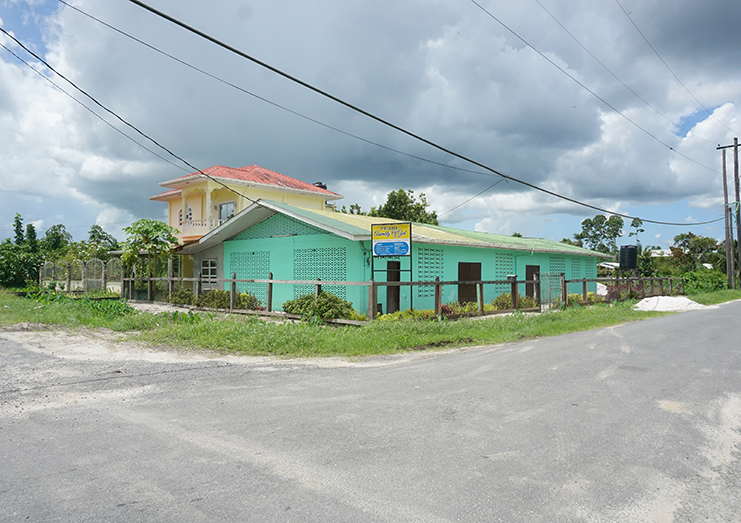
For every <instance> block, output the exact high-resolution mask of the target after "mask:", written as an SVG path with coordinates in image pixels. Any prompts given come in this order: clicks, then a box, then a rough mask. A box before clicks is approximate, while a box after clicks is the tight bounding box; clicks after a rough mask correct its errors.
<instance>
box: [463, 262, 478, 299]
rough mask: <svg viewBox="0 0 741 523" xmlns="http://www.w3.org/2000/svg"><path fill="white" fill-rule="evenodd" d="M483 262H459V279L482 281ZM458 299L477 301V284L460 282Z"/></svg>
mask: <svg viewBox="0 0 741 523" xmlns="http://www.w3.org/2000/svg"><path fill="white" fill-rule="evenodd" d="M480 280H481V264H480V263H471V262H459V263H458V281H480ZM458 301H459V302H460V303H476V301H477V300H476V285H473V284H458Z"/></svg>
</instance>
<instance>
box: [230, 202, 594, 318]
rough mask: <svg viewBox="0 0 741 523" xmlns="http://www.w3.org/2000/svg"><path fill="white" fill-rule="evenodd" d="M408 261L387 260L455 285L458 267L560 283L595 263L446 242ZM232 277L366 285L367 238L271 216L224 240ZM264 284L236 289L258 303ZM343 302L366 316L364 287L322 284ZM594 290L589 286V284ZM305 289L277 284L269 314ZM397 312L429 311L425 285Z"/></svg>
mask: <svg viewBox="0 0 741 523" xmlns="http://www.w3.org/2000/svg"><path fill="white" fill-rule="evenodd" d="M412 252H413V257H412V260H410V259H409V258H408V257H406V258H392V260H395V261H399V262H400V263H401V268H402V270H405V269H408V268H409V267H410V261H411V266H412V278H413V279H414V281H433V280H434V279H435V277H439V278H440V280H442V281H456V280H458V264H459V263H460V262H469V263H480V264H481V278H482V279H483V280H504V279H506V277H507V276H508V275H510V274H516V275H517V277H518V279H525V274H526V273H525V267H526V266H527V265H537V266H539V267H540V272H541V273H547V272H554V273H562V272H563V273H565V274H566V278H567V279H571V278H574V279H575V278H595V277H596V276H597V270H596V264H597V259H596V258H595V257H592V256H573V255H560V254H559V255H556V254H547V253H537V252H533V253H528V252H519V251H507V250H500V249H482V248H475V247H462V246H450V245H431V244H421V243H416V244H414V245H413V247H412ZM388 261H389V260H388V259H384V258H376V259H375V260H374V261H373V265H374V267H375V269H376V272H375V280H376V281H381V282H382V281H386V274H385V272H384V269H386V266H387V263H388ZM233 272H234V273H236V274H237V278H238V279H267V278H268V274H269V273H271V272H272V273H273V278H274V279H277V280H315V279H317V278H321V279H322V280H324V281H328V280H335V281H369V280H370V279H371V277H372V271H371V259H370V241H366V242H353V241H350V240H346V239H344V238H341V237H339V236H336V235H333V234H330V233H327V232H325V231H322V230H320V229H317V228H314V227H312V226H309V225H307V224H305V223H303V222H300V221H298V220H294V219H292V218H289V217H287V216H284V215H281V214H275V215H273V216H271V217H270V218H267V219H266V220H264V221H263V222H261V223H259V224H257V225H255V226H253V227H251V228H250V229H247V230H246V231H244V232H242V233H241V234H239V235H238V236H236V237H234V238H232V239H231V240H228V241H226V242H224V275H225V276H227V277H230V276H231V274H232V273H233ZM409 279H410V274H409V272H402V273H401V280H402V281H409ZM266 287H267V286H266V284H239V286H238V288H239V290H240V291H247V292H250V293H251V294H254V295H256V296H257V297H258V298H259V299H260V300H261V301H263V303H264V302H265V295H266ZM324 288H325V289H326V290H328V291H329V292H333V293H335V294H337V295H339V296H341V297H342V298H343V299H347V300H349V301H352V302H353V304H354V306H355V309H356V310H357V311H358V312H360V313H367V309H368V304H367V301H368V298H367V296H368V292H367V287H351V286H336V287H332V286H324ZM518 290H519V293H520V295H525V285H524V284H521V285H519V289H518ZM568 290H569V293H581V292H582V286H581V284H570V286H569V289H568ZM588 290H589V291H591V292H594V291H595V290H596V284H594V283H591V284H589V287H588ZM313 291H314V287H313V286H312V285H301V286H298V285H297V286H293V285H276V286H275V287H274V295H273V296H274V297H273V304H274V308H275V309H276V310H278V309H279V306H280V304H281V303H283V302H284V301H285V300H288V299H293V298H296V297H298V296H300V295H302V294H306V293H309V292H313ZM510 291H511V287H510V285H508V284H505V285H497V286H492V285H488V286H486V287H485V289H484V300H485V301H487V302H489V301H491V300H493V299H495V298H496V297H497V296H499V294H501V293H509V292H510ZM457 300H458V287H457V286H456V285H448V286H445V287H444V288H443V303H448V302H452V301H457ZM399 301H400V308H401V309H405V308H408V307H410V306H412V305H413V306H414V308H416V309H431V308H433V307H434V294H433V288H432V287H431V286H427V287H421V286H418V287H414V288H412V289H410V288H409V287H402V288H401V289H400V291H399ZM378 302H379V303H381V304H382V305H383V309H384V311H387V310H388V309H387V305H386V288H385V287H380V288H379V299H378Z"/></svg>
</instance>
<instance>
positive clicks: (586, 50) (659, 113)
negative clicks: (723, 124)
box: [534, 0, 715, 145]
mask: <svg viewBox="0 0 741 523" xmlns="http://www.w3.org/2000/svg"><path fill="white" fill-rule="evenodd" d="M534 2H535V3H536V4H538V5H539V6H540V8H541V9H543V11H545V12H546V14H547V15H548V16H550V17H551V18H552V19H553V21H554V22H556V23H557V24H558V25H559V26H560V27H561V29H563V30H564V31H565V32H566V34H567V35H569V36H570V37H571V39H572V40H574V42H576V44H577V45H578V46H579V47H581V48H582V49H583V50H584V52H586V53H587V54H588V55H589V56H591V57H592V58H593V59H594V61H595V62H597V63H598V64H599V65H601V66H602V68H603V69H604V70H605V71H607V72H608V73H610V75H611V76H612V77H613V78H614V79H615V80H617V81H618V82H620V83H621V84H622V86H623V87H625V88H626V89H627V90H628V91H630V92H631V93H633V95H634V96H635V97H636V98H638V99H639V100H640V101H641V102H643V103H644V104H646V106H648V107H649V108H650V109H651V110H653V111H654V112H655V113H656V114H658V115H659V116H661V117H662V118H663V119H664V120H666V121H667V122H669V123H670V124H672V125H673V126H675V127H677V128H679V129H681V130H683V131H684V132H685V134H687V133H689V132H690V131H691V129H687V128H685V127H682V126H681V125H680V124H678V123H675V122H673V121H672V120H671V119H670V118H669V117H668V116H666V115H665V114H664V113H662V112H661V111H659V110H658V109H657V108H656V107H654V106H653V105H651V104H650V103H649V102H647V101H646V100H645V99H644V98H643V97H642V96H641V95H639V94H638V93H637V92H635V91H634V90H633V89H632V88H631V87H630V86H629V85H628V84H626V83H625V82H624V81H623V80H621V79H620V78H619V77H618V76H617V75H616V74H615V73H613V72H612V71H611V70H610V68H609V67H607V66H606V65H605V64H604V63H602V61H601V60H600V59H599V58H597V57H596V56H595V55H594V54H593V53H592V52H591V51H590V50H589V49H587V48H586V46H585V45H584V44H582V43H581V42H580V41H579V39H578V38H577V37H576V36H574V35H573V34H572V33H571V31H569V30H568V29H567V28H566V26H564V25H563V24H562V23H561V22H560V21H559V20H558V19H557V18H556V17H555V16H554V15H553V14H552V13H551V12H550V11H549V10H548V9H546V8H545V6H544V5H543V4H541V3H540V0H534ZM694 136H695V137H696V138H699V139H700V140H702V141H704V142H707V143H709V144H713V145H715V142H713V141H711V140H708V139H706V138H703V137H702V136H699V135H698V134H694Z"/></svg>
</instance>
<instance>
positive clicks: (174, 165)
mask: <svg viewBox="0 0 741 523" xmlns="http://www.w3.org/2000/svg"><path fill="white" fill-rule="evenodd" d="M0 31H2V32H3V33H5V34H7V33H6V31H5V30H4V29H2V28H0ZM16 41H17V40H16ZM0 47H2V48H3V49H5V50H6V51H7V52H8V53H10V54H11V55H13V56H14V57H15V58H16V59H17V60H18V61H19V62H21V63H23V64H24V65H25V66H26V67H28V68H29V69H31V70H32V71H33V72H35V73H36V74H38V75H39V76H40V77H41V78H43V79H44V80H46V81H47V82H49V83H50V84H52V85H53V86H54V87H55V88H57V89H58V90H59V91H61V92H62V93H64V94H65V95H67V96H69V97H70V98H71V99H72V100H74V101H75V102H77V103H78V104H79V105H81V106H82V107H83V108H84V109H85V110H86V111H89V112H90V113H91V114H92V115H93V116H95V117H96V118H98V119H99V120H100V121H101V122H103V123H104V124H106V125H107V126H108V127H110V128H111V129H113V130H114V131H116V132H117V133H119V134H121V135H123V136H124V137H126V138H127V139H129V140H131V141H132V142H134V143H135V144H136V145H138V146H139V147H141V148H142V149H145V150H147V151H149V152H150V153H152V154H153V155H154V156H156V157H157V158H159V159H160V160H163V161H165V162H167V163H169V164H170V165H172V166H173V167H175V168H177V169H182V170H183V171H186V172H189V171H188V170H187V169H185V168H184V167H181V166H180V165H177V164H175V163H173V162H171V161H170V160H168V159H167V158H165V157H164V156H160V155H159V154H157V153H156V152H154V151H153V150H151V149H150V148H148V147H147V146H146V145H144V144H143V143H140V142H138V141H136V140H134V139H133V138H132V137H131V136H129V135H128V134H126V133H125V132H123V131H122V130H121V129H119V128H118V127H116V126H115V125H113V124H112V123H110V122H109V121H108V120H106V119H105V118H103V117H102V116H100V115H99V114H98V113H96V112H95V111H93V110H92V109H90V108H89V107H88V106H87V105H85V104H84V103H82V102H81V101H80V100H78V99H77V98H75V97H74V96H72V95H71V94H70V93H69V92H67V91H66V90H65V89H64V88H63V87H61V86H60V85H59V84H57V83H56V82H54V81H53V80H52V79H51V78H49V77H47V76H46V75H45V74H44V73H42V72H41V71H39V70H37V69H36V68H35V67H34V66H32V65H31V64H29V63H28V62H27V61H25V60H24V59H23V58H21V57H20V56H18V55H17V54H15V53H14V52H13V51H11V50H10V49H8V48H7V47H6V46H5V44H3V43H0Z"/></svg>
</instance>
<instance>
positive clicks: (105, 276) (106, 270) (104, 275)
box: [103, 262, 108, 292]
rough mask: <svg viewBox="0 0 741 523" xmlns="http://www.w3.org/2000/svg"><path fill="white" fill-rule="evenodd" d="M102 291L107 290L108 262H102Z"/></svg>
mask: <svg viewBox="0 0 741 523" xmlns="http://www.w3.org/2000/svg"><path fill="white" fill-rule="evenodd" d="M103 292H108V262H106V263H104V264H103Z"/></svg>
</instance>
